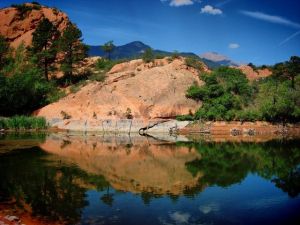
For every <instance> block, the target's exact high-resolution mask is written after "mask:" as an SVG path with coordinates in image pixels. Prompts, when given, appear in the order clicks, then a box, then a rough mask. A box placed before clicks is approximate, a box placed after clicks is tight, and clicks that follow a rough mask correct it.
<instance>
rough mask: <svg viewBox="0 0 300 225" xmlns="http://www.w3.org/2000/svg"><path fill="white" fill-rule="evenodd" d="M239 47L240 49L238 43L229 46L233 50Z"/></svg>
mask: <svg viewBox="0 0 300 225" xmlns="http://www.w3.org/2000/svg"><path fill="white" fill-rule="evenodd" d="M239 47H240V45H239V44H237V43H230V44H229V45H228V48H231V49H236V48H239Z"/></svg>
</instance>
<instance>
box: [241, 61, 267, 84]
mask: <svg viewBox="0 0 300 225" xmlns="http://www.w3.org/2000/svg"><path fill="white" fill-rule="evenodd" d="M238 69H240V70H241V71H242V72H243V73H244V74H246V76H247V78H248V79H249V80H250V81H252V80H257V79H260V78H264V77H268V76H271V74H272V71H270V70H269V69H258V70H253V68H252V67H250V66H247V65H242V66H239V67H238Z"/></svg>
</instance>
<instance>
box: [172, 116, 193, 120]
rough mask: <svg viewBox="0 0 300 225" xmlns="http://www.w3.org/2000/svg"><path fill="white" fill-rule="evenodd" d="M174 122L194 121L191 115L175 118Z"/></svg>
mask: <svg viewBox="0 0 300 225" xmlns="http://www.w3.org/2000/svg"><path fill="white" fill-rule="evenodd" d="M176 120H178V121H193V120H195V118H194V116H193V115H178V116H176Z"/></svg>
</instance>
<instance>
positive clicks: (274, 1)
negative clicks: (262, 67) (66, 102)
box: [0, 0, 300, 64]
mask: <svg viewBox="0 0 300 225" xmlns="http://www.w3.org/2000/svg"><path fill="white" fill-rule="evenodd" d="M21 2H25V1H22V0H14V1H11V0H1V1H0V7H5V6H8V5H10V4H12V3H21ZM39 2H40V3H42V4H45V5H48V6H55V7H57V8H60V9H61V10H63V11H65V12H66V13H67V14H68V15H69V17H70V18H71V20H72V21H73V22H74V23H76V24H77V25H78V27H79V28H80V29H81V30H82V32H83V37H84V41H85V43H87V44H92V45H99V44H103V43H104V42H106V41H109V40H114V43H115V44H116V45H122V44H126V43H128V42H131V41H136V40H139V41H143V42H144V43H146V44H148V45H150V46H152V47H153V48H154V49H161V50H167V51H174V50H178V51H185V52H194V53H196V54H201V53H204V52H208V51H214V52H218V53H220V54H224V55H227V56H229V57H230V58H232V59H233V60H235V61H237V62H253V63H255V64H273V63H275V62H279V61H284V60H287V59H288V58H289V57H290V56H291V55H300V13H299V12H300V1H298V0H40V1H39Z"/></svg>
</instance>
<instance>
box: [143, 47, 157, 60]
mask: <svg viewBox="0 0 300 225" xmlns="http://www.w3.org/2000/svg"><path fill="white" fill-rule="evenodd" d="M142 59H143V61H144V62H145V63H150V62H153V61H154V59H155V56H154V53H153V50H152V49H151V48H148V49H146V51H145V52H144V54H143V55H142Z"/></svg>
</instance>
